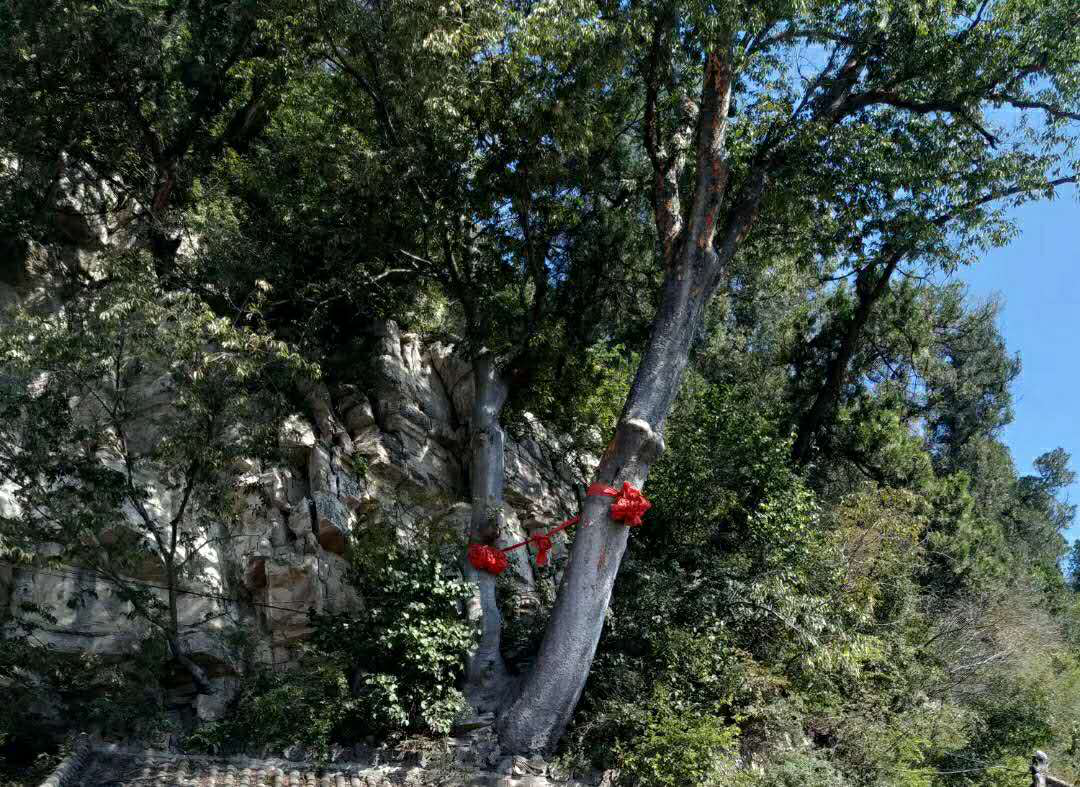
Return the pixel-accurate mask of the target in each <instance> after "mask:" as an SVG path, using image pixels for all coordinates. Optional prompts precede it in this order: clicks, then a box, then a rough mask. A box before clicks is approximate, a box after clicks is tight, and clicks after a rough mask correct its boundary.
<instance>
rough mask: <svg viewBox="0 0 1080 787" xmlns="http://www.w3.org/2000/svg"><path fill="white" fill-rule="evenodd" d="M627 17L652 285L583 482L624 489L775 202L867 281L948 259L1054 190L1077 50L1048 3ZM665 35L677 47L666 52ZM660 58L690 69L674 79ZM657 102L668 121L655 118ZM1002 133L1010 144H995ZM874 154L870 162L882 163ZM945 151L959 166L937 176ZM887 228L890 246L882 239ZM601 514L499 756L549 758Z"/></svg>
mask: <svg viewBox="0 0 1080 787" xmlns="http://www.w3.org/2000/svg"><path fill="white" fill-rule="evenodd" d="M1021 6H1023V7H1021ZM629 14H630V16H629V19H630V20H632V24H633V26H636V27H637V29H639V30H640V29H642V28H644V29H645V30H648V31H649V34H648V35H643V36H641V38H644V39H646V41H645V42H642V44H643V45H642V46H641V48H640V49H639V50H638V51H639V52H641V60H640V63H641V67H640V70H639V73H640V74H641V75H642V83H643V116H644V120H643V122H642V128H643V142H644V147H645V149H646V151H647V152H648V154H649V158H650V161H651V162H652V165H653V171H654V175H655V186H654V189H653V208H654V216H655V224H656V231H657V237H658V245H659V255H660V259H661V260H662V262H663V268H664V271H665V273H664V282H663V285H662V289H661V293H662V295H661V300H660V304H659V306H658V308H657V312H656V316H655V317H654V320H653V327H652V333H651V335H650V338H649V341H648V342H647V344H646V347H645V350H644V352H643V354H642V361H641V365H640V366H639V368H638V372H637V375H636V377H635V380H634V384H633V387H632V389H631V391H630V394H629V396H628V398H627V401H626V404H625V407H624V410H623V414H622V417H621V419H620V421H619V424H618V426H617V428H616V430H615V436H614V438H613V440H612V441H611V443H610V444H609V446H608V448H607V450H606V451H605V453H604V456H603V457H602V459H601V461H600V464H599V466H598V467H597V469H596V472H595V474H594V477H593V478H594V481H596V482H599V483H602V484H609V485H614V486H619V485H620V484H622V483H630V484H632V485H634V486H636V487H639V488H640V487H641V486H642V485H643V483H644V482H645V480H646V478H647V477H648V472H649V467H650V465H651V464H652V462H653V461H654V460H655V458H656V456H657V455H658V453H659V451H660V450H662V447H663V438H662V430H663V424H664V420H665V419H666V417H667V414H668V412H669V410H670V408H671V405H672V402H673V401H674V397H675V393H676V391H677V390H678V386H679V383H680V382H681V379H682V375H683V371H684V370H685V368H686V363H687V358H688V356H689V352H690V349H691V345H692V342H693V339H694V337H695V334H696V332H697V330H698V327H699V325H700V322H701V319H702V314H703V312H704V307H705V305H706V303H707V302H708V300H709V298H710V297H711V296H712V294H713V292H714V291H715V289H716V287H717V285H718V284H719V282H720V280H721V273H722V271H723V270H724V269H725V268H726V267H727V266H729V265H730V264H731V261H732V259H734V257H735V255H736V254H737V253H738V252H740V251H741V250H743V248H744V246H750V247H751V248H752V244H753V240H754V238H755V230H758V231H763V230H764V229H765V228H768V227H769V223H770V221H769V220H770V218H772V216H773V215H775V214H773V211H775V210H776V207H777V206H778V205H780V206H782V205H784V204H785V203H788V202H791V201H796V202H798V201H800V194H810V195H812V196H813V198H816V199H817V200H819V202H818V204H817V205H816V208H817V210H816V211H814V212H813V213H811V211H809V210H808V211H807V214H808V215H814V214H815V213H816V215H826V216H829V215H834V216H837V217H838V218H839V219H840V221H839V222H838V226H839V228H840V229H841V230H842V233H841V235H840V237H839V240H840V241H843V240H844V238H845V236H846V235H848V234H849V232H850V231H856V232H857V234H858V236H859V237H863V238H865V239H866V241H867V242H871V243H874V244H875V246H876V253H874V254H872V255H871V259H875V258H876V259H879V260H880V264H881V265H883V266H884V269H883V270H882V271H881V273H878V274H877V282H878V284H880V282H881V280H882V279H881V276H882V274H883V273H885V272H886V271H890V266H892V267H895V265H896V264H898V260H899V259H900V258H902V257H903V256H904V255H906V254H908V253H910V252H911V250H912V249H913V248H914V249H917V250H919V251H920V252H923V253H927V252H934V251H936V252H939V253H942V254H949V250H951V249H954V248H959V249H962V248H963V243H962V242H961V243H960V244H956V243H954V242H953V239H952V237H950V236H959V237H960V240H961V241H965V240H966V241H967V242H968V243H973V242H974V243H978V242H980V241H985V239H986V238H987V233H988V232H989V231H990V230H991V229H992V228H993V223H992V222H991V220H990V219H991V218H992V217H991V216H988V215H987V214H985V213H984V211H983V208H984V206H985V205H986V204H988V203H989V202H990V201H992V200H993V199H997V198H1000V197H1005V196H1008V195H1009V194H1015V193H1022V194H1035V193H1044V192H1046V191H1047V190H1050V189H1052V185H1051V184H1052V183H1053V182H1054V180H1055V178H1054V177H1053V175H1052V174H1051V173H1052V171H1053V169H1054V168H1055V167H1056V166H1057V162H1058V161H1059V160H1060V149H1061V148H1065V149H1068V148H1069V146H1070V144H1071V140H1070V139H1069V137H1068V135H1067V134H1066V133H1064V131H1063V128H1062V124H1061V123H1060V122H1058V121H1059V119H1060V120H1062V121H1063V120H1065V119H1069V118H1076V117H1077V113H1076V108H1077V94H1076V91H1075V90H1074V89H1073V88H1070V87H1066V86H1065V83H1066V82H1068V78H1067V77H1066V76H1065V75H1067V74H1075V69H1076V62H1077V61H1076V57H1075V55H1076V51H1077V46H1078V44H1080V41H1078V37H1077V36H1078V33H1077V31H1076V26H1075V25H1074V24H1071V22H1075V19H1076V10H1075V9H1074V8H1070V7H1069V6H1068V4H1064V3H1062V4H1050V5H1046V4H1032V5H1030V6H1028V5H1025V4H1023V3H1001V4H993V5H991V4H985V3H984V4H982V5H981V6H974V5H971V6H970V7H969V5H967V4H960V5H957V6H955V7H950V8H949V9H948V10H945V9H927V8H924V7H922V6H919V5H917V4H909V5H905V6H902V7H899V8H897V7H895V6H890V7H889V9H888V10H886V8H884V7H869V8H866V7H854V6H850V5H848V4H845V3H837V4H828V5H826V6H817V7H814V8H811V9H807V10H806V11H803V12H800V11H799V10H796V9H793V8H790V7H788V6H786V5H783V4H781V5H776V6H767V7H764V8H763V7H760V6H754V7H753V8H752V9H751V8H749V7H748V8H746V9H744V8H742V7H732V8H730V9H727V10H726V11H724V12H717V11H716V10H715V9H712V8H710V9H704V8H703V9H698V8H696V7H693V6H691V7H686V8H684V7H675V8H672V7H669V6H662V7H659V8H639V7H633V8H631V9H629ZM1062 24H1065V25H1066V26H1067V27H1069V28H1070V32H1067V33H1063V32H1062V27H1061V25H1062ZM639 40H640V39H639ZM673 40H678V41H679V43H680V44H681V47H680V48H676V47H674V46H671V45H670V44H668V43H667V42H669V41H673ZM810 46H817V47H821V48H824V49H825V51H826V53H827V54H825V56H824V57H823V58H821V59H819V60H818V62H823V63H824V65H823V66H822V67H821V68H820V69H818V70H817V72H816V73H815V74H814V75H813V76H812V77H809V78H807V77H802V76H801V75H800V74H798V73H797V72H794V71H792V70H791V69H790V68H788V67H787V66H786V64H787V62H789V61H787V60H786V59H785V55H788V54H791V53H792V52H794V51H798V50H799V49H800V48H801V47H810ZM675 52H686V53H687V59H688V62H689V63H690V64H693V63H694V62H695V61H696V62H697V63H698V64H699V65H698V66H697V68H684V66H686V62H678V61H676V60H675V58H674V53H675ZM672 75H674V78H672ZM1057 76H1061V77H1063V80H1062V81H1060V82H1059V81H1057V80H1056V77H1057ZM680 77H681V80H680ZM695 81H697V84H698V85H699V86H700V87H699V89H700V99H699V100H698V101H697V103H696V104H694V103H693V102H692V100H691V99H690V93H689V88H690V87H691V85H692V84H693V83H694V82H695ZM1043 85H1049V87H1046V88H1043V87H1042V86H1043ZM661 96H665V97H666V98H667V101H666V106H667V107H669V108H673V109H674V111H671V109H669V111H668V112H666V113H660V114H659V116H658V110H660V108H661V105H660V103H659V99H660V97H661ZM733 97H734V98H735V99H736V101H735V103H736V104H737V105H738V106H739V112H740V114H739V115H738V116H733V115H732V111H731V110H732V104H733ZM1002 105H1007V106H1011V107H1014V108H1017V109H1020V110H1026V109H1029V108H1032V107H1038V108H1039V110H1040V111H1041V112H1043V113H1046V114H1048V115H1049V116H1050V117H1051V119H1052V122H1049V123H1047V124H1045V125H1044V126H1042V127H1040V128H1039V129H1038V130H1037V131H1034V132H1032V131H1030V130H1026V129H1024V128H1022V127H1017V128H1013V129H999V130H997V133H996V134H995V133H993V132H990V131H988V130H987V128H986V127H985V126H986V125H987V120H986V118H985V117H984V114H985V112H986V111H987V110H989V108H990V107H992V106H1002ZM688 106H689V109H690V111H687V108H688ZM695 115H696V117H695ZM687 126H689V128H692V129H694V133H693V136H690V135H689V134H688V133H687V131H684V129H687ZM1006 133H1009V144H1008V145H1006V144H1003V141H1002V140H1000V139H999V138H998V137H999V135H1000V136H1002V137H1004V136H1005V134H1006ZM685 140H691V142H690V144H689V145H688V144H686V142H685ZM890 148H891V149H892V153H893V155H892V158H891V160H886V159H884V158H883V157H882V155H881V153H882V151H884V150H889V149H890ZM947 150H958V151H964V155H962V156H956V158H955V159H954V160H953V165H952V166H951V167H949V168H947V169H945V170H944V171H943V170H942V169H941V168H940V163H941V158H942V157H943V156H944V151H947ZM928 153H932V154H933V155H927V154H928ZM947 158H949V157H947ZM972 164H974V165H975V166H972ZM841 170H844V171H847V172H850V173H857V176H858V177H859V179H860V183H859V187H858V189H855V190H852V191H850V192H842V193H841V195H840V196H839V199H830V198H829V196H828V192H827V191H826V188H825V187H826V186H828V188H829V189H834V188H835V183H834V182H832V181H831V180H830V181H828V182H826V181H823V180H816V178H815V175H816V174H820V173H823V172H827V173H828V174H829V175H830V176H835V175H836V174H837V173H838V172H840V171H841ZM1033 172H1034V175H1033V174H1032V173H1033ZM684 173H685V174H684ZM1064 177H1066V178H1068V179H1070V180H1074V179H1075V175H1074V174H1072V173H1069V174H1067V175H1066V176H1064ZM684 188H685V193H684V190H683V189H684ZM958 195H962V196H960V198H959V199H957V197H958ZM684 196H685V199H684ZM803 199H805V197H804V198H803ZM804 204H805V203H804ZM894 229H895V230H897V231H899V230H902V231H903V234H902V238H903V241H902V242H900V243H899V244H897V243H896V241H895V240H894V237H893V233H892V230H894ZM858 230H864V231H865V232H858ZM991 237H992V234H991ZM894 261H896V262H894ZM876 286H877V285H874V287H876ZM864 289H865V288H864ZM871 289H873V288H871ZM607 503H608V501H607V499H606V498H603V497H590V498H589V499H588V500H587V501H586V503H585V505H584V507H583V510H582V527H581V528H580V530H579V532H578V536H577V539H576V541H575V544H574V550H573V553H572V555H571V560H570V565H569V567H568V569H567V572H566V575H565V577H564V579H563V583H562V586H561V587H560V591H559V596H558V599H557V601H556V604H555V608H554V611H553V613H552V618H551V622H550V624H549V626H548V629H547V632H546V634H545V637H544V641H543V643H542V645H541V648H540V653H539V656H538V659H537V664H536V669H535V670H534V671H533V672H532V673H531V674H530V675H529V676H528V678H527V679H526V681H525V684H524V687H523V690H522V693H521V695H520V697H519V698H518V699H517V700H516V702H515V703H514V704H513V706H511V708H510V709H509V710H508V711H507V712H505V713H504V714H503V716H502V718H501V719H500V722H499V730H500V737H501V739H502V740H503V742H504V744H506V745H507V746H509V748H511V749H516V750H538V749H546V748H550V747H551V746H553V745H554V743H555V742H556V741H557V740H558V739H559V737H560V736H561V734H562V731H563V730H564V729H565V726H566V723H567V721H568V719H569V717H570V714H571V713H572V711H573V709H574V707H575V705H576V703H577V701H578V698H579V697H580V694H581V690H582V687H583V686H584V682H585V678H586V676H587V674H588V667H589V664H590V663H591V660H592V657H593V654H594V652H595V648H596V643H597V640H598V638H599V635H600V631H601V628H602V626H603V620H604V611H605V609H606V608H607V605H608V601H609V599H610V595H611V590H612V587H613V585H614V580H615V577H616V574H617V572H618V566H619V563H620V561H621V558H622V554H623V552H624V550H625V548H626V539H627V531H626V529H625V528H624V527H622V526H621V525H619V524H617V523H615V522H614V521H612V520H611V518H610V516H609V515H608V513H607V507H608V506H607Z"/></svg>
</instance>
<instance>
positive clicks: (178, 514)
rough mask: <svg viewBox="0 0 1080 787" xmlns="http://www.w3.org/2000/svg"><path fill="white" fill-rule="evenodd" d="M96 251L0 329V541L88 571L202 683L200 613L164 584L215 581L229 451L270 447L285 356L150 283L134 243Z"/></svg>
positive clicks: (231, 481)
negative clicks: (79, 290) (197, 649)
mask: <svg viewBox="0 0 1080 787" xmlns="http://www.w3.org/2000/svg"><path fill="white" fill-rule="evenodd" d="M108 262H109V266H108V267H109V278H108V279H107V280H106V281H107V283H106V284H103V286H101V287H100V288H97V289H95V290H90V291H88V292H87V293H86V294H85V295H84V296H83V297H79V298H76V299H74V300H72V301H70V302H68V303H67V304H66V305H65V306H64V307H63V308H62V309H60V310H58V311H55V312H50V313H45V314H35V313H33V312H32V311H30V310H28V309H25V308H23V309H21V310H18V311H17V312H16V314H15V315H14V319H13V321H12V322H11V324H10V325H9V326H8V327H7V328H6V329H5V330H4V331H3V332H2V333H0V365H2V366H3V368H4V370H5V376H4V378H3V380H2V387H0V414H2V418H0V422H2V423H0V478H2V479H3V481H4V482H5V483H6V484H8V485H9V486H10V488H11V489H12V490H13V496H14V499H15V501H16V504H17V508H18V510H17V512H15V513H14V514H13V515H11V516H8V517H5V518H3V519H0V533H2V535H0V543H2V544H3V545H4V548H5V552H6V554H7V555H8V557H9V559H10V557H12V556H19V557H22V558H23V559H25V560H35V561H36V560H38V559H39V557H40V555H41V554H42V552H41V547H42V546H43V545H44V544H50V545H51V547H52V550H51V551H50V552H49V553H48V554H49V555H51V557H49V558H48V560H49V562H51V563H55V564H58V565H65V566H75V567H79V568H82V569H89V570H90V571H92V572H94V573H96V574H97V575H98V576H99V577H101V578H102V579H103V580H104V581H106V582H108V583H110V584H111V585H112V586H113V587H114V588H115V592H116V593H117V595H118V597H119V598H120V600H122V601H123V602H125V603H126V604H127V605H128V614H129V616H130V617H132V618H134V619H136V620H138V621H142V622H143V623H145V624H148V625H149V626H150V627H151V629H152V630H153V631H154V632H155V633H156V634H157V635H159V636H160V637H162V638H163V639H164V641H165V642H166V643H167V646H168V649H169V652H170V654H171V656H172V658H173V660H174V661H175V662H176V663H177V664H179V665H180V666H181V667H183V669H185V670H186V671H187V672H188V673H189V674H190V676H191V679H192V681H193V682H194V684H195V687H196V690H197V691H198V692H199V693H210V692H211V691H212V688H211V684H210V682H209V680H208V678H207V676H206V673H205V671H204V670H203V669H202V667H200V665H199V664H197V663H196V662H195V661H194V660H193V659H192V658H191V655H190V653H189V650H188V647H187V645H186V644H185V637H184V633H185V629H186V628H187V627H189V626H191V625H198V624H199V623H200V622H205V619H206V618H203V619H201V620H195V621H190V620H185V619H184V616H183V615H182V612H181V605H180V603H179V602H180V596H181V594H183V593H184V592H185V588H190V587H198V588H199V592H200V593H211V594H213V593H215V592H218V593H220V592H221V591H222V590H224V585H223V580H222V578H221V577H215V576H213V575H212V566H211V565H210V564H209V563H208V561H207V560H206V558H205V555H206V553H205V551H204V549H205V548H206V547H208V546H211V545H213V544H221V543H223V542H224V541H226V540H227V539H230V538H235V537H236V536H237V535H238V533H237V531H236V530H235V529H234V525H235V523H236V521H237V517H236V510H237V509H236V504H235V501H234V496H233V492H234V490H235V465H236V462H237V461H238V460H239V459H241V458H242V457H251V456H258V455H260V454H261V453H264V452H265V450H268V448H269V447H270V446H272V445H273V441H272V440H271V435H272V434H276V431H274V427H276V424H277V420H276V418H275V415H276V414H277V413H279V412H281V407H280V405H281V404H282V403H283V402H282V397H281V396H280V395H279V394H278V392H277V390H275V387H274V377H273V376H272V375H271V372H277V373H278V374H279V375H280V374H287V373H288V370H289V369H290V368H291V367H292V365H293V363H294V359H292V358H290V357H289V356H288V354H287V353H285V352H284V351H282V349H281V348H280V346H279V345H277V344H274V343H270V342H267V341H264V340H263V339H261V338H260V337H259V336H257V335H256V334H254V333H251V332H247V331H243V330H237V329H235V328H234V327H232V326H231V325H230V323H228V322H227V321H225V320H223V319H221V318H218V317H215V316H214V315H213V314H212V312H211V311H210V310H209V309H208V308H207V307H206V306H205V304H203V303H202V302H200V301H199V300H198V299H197V298H195V297H193V296H191V295H189V294H184V293H175V292H167V291H164V290H162V289H160V288H159V287H158V286H156V285H155V284H154V283H153V282H154V281H155V277H154V276H152V275H150V272H149V268H150V262H149V258H148V256H147V255H144V254H142V255H140V254H134V255H131V256H128V257H124V258H120V259H113V260H109V261H108ZM241 424H242V428H238V425H241ZM230 471H232V472H230ZM136 578H140V579H136ZM207 614H208V615H210V614H213V613H207Z"/></svg>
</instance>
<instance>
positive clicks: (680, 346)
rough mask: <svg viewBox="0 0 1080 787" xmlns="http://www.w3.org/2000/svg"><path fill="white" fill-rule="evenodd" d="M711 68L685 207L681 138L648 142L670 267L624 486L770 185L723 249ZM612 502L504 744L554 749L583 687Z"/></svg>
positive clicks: (720, 92) (724, 169)
mask: <svg viewBox="0 0 1080 787" xmlns="http://www.w3.org/2000/svg"><path fill="white" fill-rule="evenodd" d="M662 40H663V36H662V35H658V36H657V37H656V39H655V40H654V47H660V42H662ZM656 51H657V52H658V51H659V48H657V49H656ZM703 67H704V79H703V82H702V92H701V101H700V103H699V104H698V106H699V107H700V110H699V112H698V115H697V144H696V153H697V156H696V158H697V162H696V164H697V165H696V171H695V178H694V194H693V200H692V201H691V204H690V207H689V209H688V210H687V211H686V212H685V215H684V213H683V211H682V209H681V207H680V206H681V203H680V200H679V191H678V188H671V187H668V186H665V181H664V179H665V178H666V177H668V175H669V174H670V173H672V172H674V173H676V177H675V181H674V182H675V183H677V182H678V177H677V175H678V173H680V172H681V171H682V166H683V163H682V162H683V159H682V153H681V150H682V146H681V145H679V144H673V145H671V146H670V147H671V150H672V151H673V152H672V153H671V154H670V155H668V154H663V155H662V151H661V148H660V146H659V145H658V142H657V139H656V128H655V124H654V123H651V122H646V124H645V126H646V128H645V145H646V149H647V151H648V152H649V157H650V159H651V160H652V162H653V168H654V174H655V175H656V176H657V179H658V180H657V187H656V190H655V194H654V196H653V201H654V209H655V214H656V225H657V233H658V237H659V238H660V240H661V244H660V245H661V251H662V255H661V258H662V261H663V263H664V268H665V271H666V274H665V277H664V284H663V291H662V293H661V299H660V305H659V308H658V309H657V312H656V315H655V316H654V317H653V326H652V333H651V334H650V335H649V341H648V343H647V345H646V347H645V352H644V354H643V356H642V359H641V363H640V365H639V366H638V370H637V374H636V376H635V377H634V384H633V386H632V387H631V389H630V395H629V396H628V397H627V400H626V405H625V407H624V408H623V413H622V417H621V418H620V419H619V423H618V425H617V426H616V428H615V437H614V438H613V439H612V441H611V443H610V444H609V445H608V447H607V450H606V451H605V452H604V456H603V457H602V458H601V459H600V464H599V465H598V466H597V468H596V472H595V474H594V475H593V482H594V483H601V484H606V485H610V486H614V487H616V488H618V487H619V486H621V485H622V484H623V483H624V482H629V483H630V484H633V485H634V486H636V487H638V488H639V489H640V488H641V487H642V486H644V484H645V479H646V478H648V475H649V468H650V466H651V465H652V463H653V461H654V460H655V459H656V457H657V456H659V454H660V452H661V451H662V450H663V438H662V433H663V427H664V421H665V419H666V418H667V415H668V413H669V412H670V411H671V406H672V404H673V403H674V401H675V396H676V394H677V393H678V391H679V386H680V384H681V383H682V379H683V373H684V372H685V371H686V364H687V360H688V359H689V356H690V345H691V343H692V341H693V338H694V335H695V334H696V333H697V330H698V328H699V326H700V325H701V321H702V315H703V312H704V310H705V305H706V304H707V303H708V302H709V298H710V297H711V296H712V293H713V291H714V290H715V289H716V285H717V283H718V282H719V279H720V271H721V265H722V264H726V263H727V262H728V261H730V259H731V257H732V256H733V255H734V253H735V250H736V249H737V248H738V246H739V243H740V242H741V240H742V238H743V237H744V235H745V232H746V230H747V229H748V227H749V226H750V223H752V221H753V217H754V216H755V215H756V210H757V205H758V202H759V200H760V195H761V190H762V189H763V188H764V184H765V180H764V178H761V177H757V178H751V179H750V181H749V186H748V188H749V190H748V191H746V192H745V194H742V195H740V197H739V198H737V199H736V205H735V206H734V207H733V209H732V211H731V214H730V218H729V221H728V222H726V226H725V229H724V232H723V234H722V235H721V236H720V238H719V243H718V244H717V250H714V241H716V240H717V227H718V223H719V218H720V208H721V205H722V203H723V198H724V194H725V187H726V185H727V179H728V164H727V158H726V153H725V148H724V141H725V138H726V130H727V115H728V110H729V107H730V99H731V70H730V68H729V65H728V62H727V60H726V59H725V58H724V57H723V56H722V55H719V54H717V53H709V55H708V56H707V57H706V58H705V62H704V64H703ZM655 76H656V71H655V69H652V68H650V69H649V76H648V77H647V82H649V83H650V84H651V83H652V81H654V80H655ZM655 100H656V92H655V91H654V90H652V89H650V90H649V95H648V96H647V97H646V101H647V104H648V106H649V107H652V105H653V103H654V102H655ZM650 115H651V111H650ZM684 219H685V220H684ZM610 507H611V498H610V497H603V496H594V497H589V498H587V499H586V501H585V505H584V506H583V507H582V512H581V523H580V525H579V526H578V532H577V537H576V539H575V541H574V548H573V551H572V552H571V555H570V564H569V566H568V567H567V570H566V573H565V575H564V576H563V580H562V584H561V586H560V587H559V596H558V598H557V599H556V602H555V608H554V610H552V615H551V621H550V622H549V623H548V628H547V631H546V632H545V633H544V641H543V643H542V644H541V646H540V653H539V655H538V657H537V661H536V666H535V667H534V668H533V671H532V672H531V673H530V674H529V676H528V677H527V678H526V680H525V683H524V685H523V687H522V691H521V693H520V695H519V696H518V698H517V699H516V701H515V702H514V704H513V705H512V706H510V708H509V709H508V710H507V711H506V712H505V713H504V714H503V715H502V717H501V718H500V719H499V725H498V732H499V740H500V742H501V743H502V745H503V747H504V748H506V749H509V750H511V751H519V752H534V751H550V750H551V749H553V748H554V747H555V744H556V743H558V741H559V738H561V737H562V734H563V732H564V731H565V730H566V725H567V724H568V723H569V721H570V716H571V714H572V713H573V712H574V708H575V707H576V706H577V703H578V700H579V699H580V697H581V692H582V690H583V689H584V688H585V680H586V678H587V677H588V675H589V669H590V668H591V666H592V660H593V656H594V655H595V654H596V645H597V643H598V642H599V640H600V632H601V631H602V630H603V627H604V616H605V614H606V613H607V608H608V603H609V601H610V600H611V589H612V587H613V586H614V584H615V577H616V575H617V574H618V572H619V564H620V563H621V562H622V557H623V552H625V551H626V540H627V528H626V527H625V526H624V525H622V524H618V523H616V522H614V521H613V520H612V519H611V516H610Z"/></svg>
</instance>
